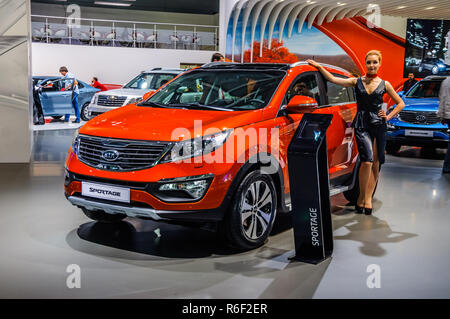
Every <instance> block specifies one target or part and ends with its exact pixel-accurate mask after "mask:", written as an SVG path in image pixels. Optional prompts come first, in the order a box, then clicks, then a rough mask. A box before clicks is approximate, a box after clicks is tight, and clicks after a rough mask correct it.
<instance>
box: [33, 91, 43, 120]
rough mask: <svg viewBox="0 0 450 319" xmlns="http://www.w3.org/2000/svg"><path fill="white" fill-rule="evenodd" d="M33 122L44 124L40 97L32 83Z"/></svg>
mask: <svg viewBox="0 0 450 319" xmlns="http://www.w3.org/2000/svg"><path fill="white" fill-rule="evenodd" d="M33 124H34V125H44V124H45V120H44V112H43V111H42V105H41V98H40V97H39V88H38V87H37V86H36V85H33Z"/></svg>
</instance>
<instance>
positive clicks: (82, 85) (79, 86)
mask: <svg viewBox="0 0 450 319" xmlns="http://www.w3.org/2000/svg"><path fill="white" fill-rule="evenodd" d="M77 81H78V88H79V89H82V88H84V84H83V83H81V82H80V80H77Z"/></svg>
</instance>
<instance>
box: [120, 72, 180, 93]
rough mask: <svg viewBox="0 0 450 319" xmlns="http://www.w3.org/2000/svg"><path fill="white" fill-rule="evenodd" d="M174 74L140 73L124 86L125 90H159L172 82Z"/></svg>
mask: <svg viewBox="0 0 450 319" xmlns="http://www.w3.org/2000/svg"><path fill="white" fill-rule="evenodd" d="M175 76H176V74H165V73H141V74H139V75H138V76H137V77H135V78H134V79H133V80H131V81H130V82H128V83H127V84H125V86H124V88H127V89H149V90H156V89H159V87H161V86H162V85H163V84H165V83H167V82H169V81H170V80H172V79H173V78H174V77H175Z"/></svg>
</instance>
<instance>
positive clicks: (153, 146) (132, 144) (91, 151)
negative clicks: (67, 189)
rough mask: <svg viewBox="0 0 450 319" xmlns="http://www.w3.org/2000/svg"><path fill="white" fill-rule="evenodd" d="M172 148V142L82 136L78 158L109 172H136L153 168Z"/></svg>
mask: <svg viewBox="0 0 450 319" xmlns="http://www.w3.org/2000/svg"><path fill="white" fill-rule="evenodd" d="M169 148H170V142H159V141H138V140H122V139H112V138H104V137H94V136H86V135H80V137H79V146H78V158H79V159H80V161H82V162H83V163H85V164H87V165H89V166H92V167H95V168H98V169H103V170H109V171H134V170H141V169H145V168H149V167H152V166H153V165H155V164H156V163H157V162H158V160H159V159H161V157H162V156H163V155H164V154H165V153H166V152H167V151H168V149H169Z"/></svg>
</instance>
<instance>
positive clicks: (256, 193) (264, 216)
mask: <svg viewBox="0 0 450 319" xmlns="http://www.w3.org/2000/svg"><path fill="white" fill-rule="evenodd" d="M273 196H274V194H272V192H271V190H270V188H269V185H267V183H266V182H264V181H255V182H254V183H252V184H250V186H249V187H248V188H247V190H246V191H245V192H243V196H242V198H241V226H242V230H243V232H244V234H245V236H247V237H248V238H249V239H252V240H255V239H258V238H260V237H261V236H263V235H264V233H265V232H266V230H267V227H269V226H270V222H271V220H272V215H273V214H274V207H273Z"/></svg>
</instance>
